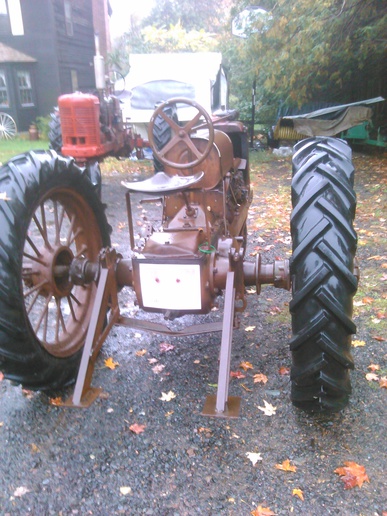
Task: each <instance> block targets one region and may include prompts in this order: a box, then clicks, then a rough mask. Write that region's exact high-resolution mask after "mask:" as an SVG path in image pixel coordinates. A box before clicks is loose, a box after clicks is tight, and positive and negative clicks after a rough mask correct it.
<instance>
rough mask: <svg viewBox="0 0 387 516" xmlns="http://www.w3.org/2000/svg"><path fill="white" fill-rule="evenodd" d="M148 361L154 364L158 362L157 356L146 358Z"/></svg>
mask: <svg viewBox="0 0 387 516" xmlns="http://www.w3.org/2000/svg"><path fill="white" fill-rule="evenodd" d="M148 362H149V363H150V364H156V363H157V362H158V360H157V358H148Z"/></svg>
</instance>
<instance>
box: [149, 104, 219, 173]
mask: <svg viewBox="0 0 387 516" xmlns="http://www.w3.org/2000/svg"><path fill="white" fill-rule="evenodd" d="M177 103H179V104H183V105H184V106H191V107H193V108H195V109H196V110H197V113H196V115H195V116H194V117H193V118H192V120H190V121H189V122H187V123H186V124H185V125H183V126H180V125H178V124H177V123H176V122H175V120H173V119H172V118H170V117H169V116H168V114H167V113H165V112H164V108H166V107H168V106H171V105H172V104H177ZM158 116H161V117H162V118H163V119H164V120H165V122H166V123H167V124H168V125H169V127H170V128H171V132H172V136H171V139H170V140H169V142H168V143H166V144H165V145H164V147H162V148H161V149H157V147H156V145H155V138H154V134H153V130H154V126H155V121H156V119H157V117H158ZM202 117H203V118H204V124H203V123H200V128H202V127H207V128H208V131H209V136H208V141H207V145H206V147H205V149H204V151H202V150H199V149H198V148H197V147H196V145H195V143H194V140H192V139H191V133H193V132H194V131H195V129H196V126H197V124H198V122H199V120H200V119H201V118H202ZM148 138H149V143H150V145H151V147H152V150H153V154H154V155H155V156H156V158H157V159H158V160H159V161H161V163H163V164H164V165H169V166H170V167H173V168H178V169H183V168H191V167H194V166H195V165H199V163H201V162H202V161H203V160H204V159H205V158H206V157H207V156H208V154H209V152H210V150H211V148H212V144H213V143H214V126H213V124H212V120H211V117H210V115H209V114H208V113H207V111H206V110H205V109H204V108H203V107H202V106H200V105H199V104H198V103H197V102H195V101H193V100H189V99H183V98H173V99H170V100H167V101H166V102H163V103H162V104H160V106H159V107H158V108H157V109H156V110H155V112H154V113H153V115H152V117H151V119H150V123H149V129H148ZM180 142H183V143H184V144H185V146H186V147H187V150H189V151H191V153H192V155H193V156H195V158H194V159H193V160H192V161H190V162H188V163H175V162H173V161H170V160H169V159H167V158H166V154H167V153H168V151H170V150H171V149H172V148H173V147H175V146H176V145H177V144H178V143H180Z"/></svg>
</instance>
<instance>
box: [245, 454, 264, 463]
mask: <svg viewBox="0 0 387 516" xmlns="http://www.w3.org/2000/svg"><path fill="white" fill-rule="evenodd" d="M246 457H247V458H248V459H249V460H251V462H252V463H253V466H255V465H256V463H257V462H258V461H259V460H263V459H262V456H261V454H260V453H253V452H246Z"/></svg>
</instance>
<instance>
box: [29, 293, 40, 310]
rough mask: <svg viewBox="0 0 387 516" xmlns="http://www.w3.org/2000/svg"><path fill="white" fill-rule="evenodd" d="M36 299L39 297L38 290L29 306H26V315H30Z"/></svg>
mask: <svg viewBox="0 0 387 516" xmlns="http://www.w3.org/2000/svg"><path fill="white" fill-rule="evenodd" d="M38 297H39V290H37V291H36V292H35V294H34V297H33V298H32V300H31V302H30V304H29V305H28V308H27V315H29V314H30V312H31V310H32V308H33V306H34V304H35V303H36V301H37V299H38Z"/></svg>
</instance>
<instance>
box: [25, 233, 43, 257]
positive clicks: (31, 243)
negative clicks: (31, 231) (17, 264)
mask: <svg viewBox="0 0 387 516" xmlns="http://www.w3.org/2000/svg"><path fill="white" fill-rule="evenodd" d="M26 240H27V242H28V243H29V244H30V246H31V248H32V250H33V251H34V253H35V254H36V256H38V257H39V258H40V257H41V256H42V255H41V253H40V251H39V249H38V248H37V247H36V245H35V244H34V243H33V241H32V240H31V238H30V237H29V236H28V235H27V236H26Z"/></svg>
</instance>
